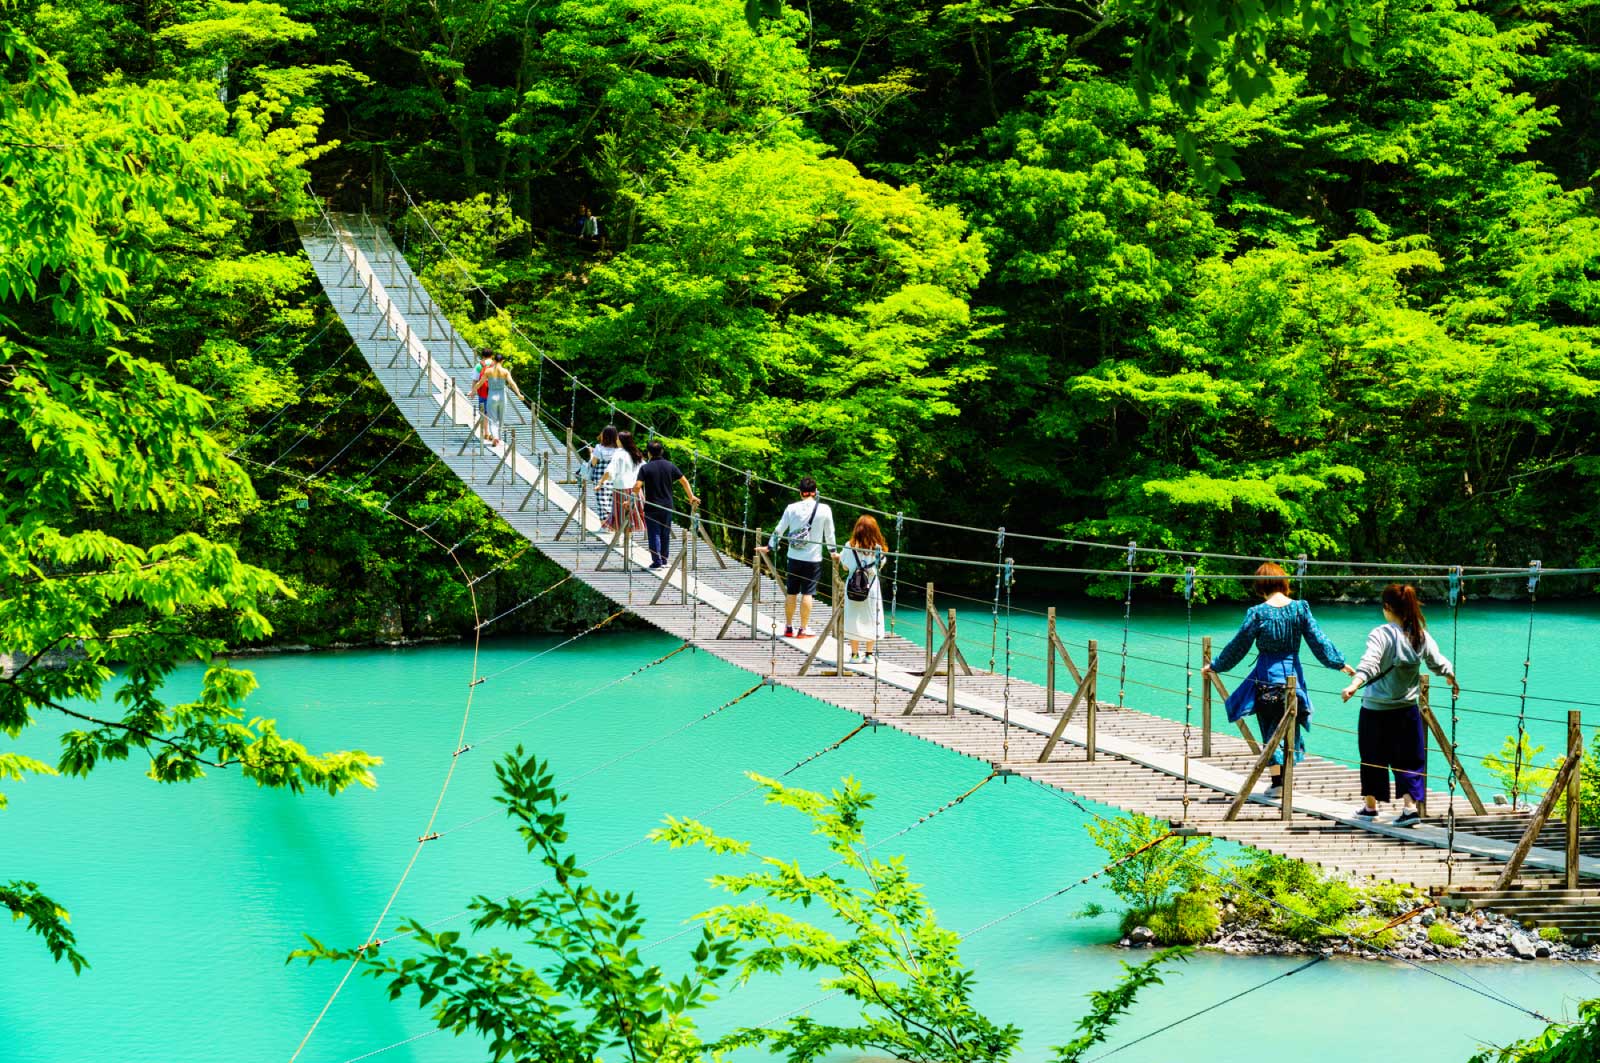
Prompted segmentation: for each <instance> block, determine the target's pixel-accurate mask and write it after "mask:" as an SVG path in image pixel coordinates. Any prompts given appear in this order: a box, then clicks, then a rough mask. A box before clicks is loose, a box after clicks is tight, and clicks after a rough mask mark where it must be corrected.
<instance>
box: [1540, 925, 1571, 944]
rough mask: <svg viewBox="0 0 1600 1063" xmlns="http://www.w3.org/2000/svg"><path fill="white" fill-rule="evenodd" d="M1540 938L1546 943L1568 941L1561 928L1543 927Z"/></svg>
mask: <svg viewBox="0 0 1600 1063" xmlns="http://www.w3.org/2000/svg"><path fill="white" fill-rule="evenodd" d="M1539 937H1540V938H1541V939H1542V940H1545V941H1565V940H1566V939H1567V935H1565V934H1563V933H1562V932H1561V928H1560V927H1559V926H1541V927H1540V928H1539Z"/></svg>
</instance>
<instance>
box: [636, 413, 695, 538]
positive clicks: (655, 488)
mask: <svg viewBox="0 0 1600 1063" xmlns="http://www.w3.org/2000/svg"><path fill="white" fill-rule="evenodd" d="M644 449H645V453H646V454H647V455H648V456H649V460H648V461H646V462H645V463H644V464H643V465H641V466H639V486H640V487H641V488H642V489H643V490H644V536H645V539H646V541H647V542H649V544H650V567H651V568H663V567H665V565H666V563H667V553H668V551H669V550H670V549H671V548H672V513H673V510H672V485H673V484H682V485H683V493H684V495H685V496H686V497H687V498H688V499H689V505H691V506H698V505H699V504H700V499H699V497H698V496H696V495H695V493H694V488H693V487H692V486H690V484H689V478H688V477H687V476H685V475H684V474H683V472H682V470H680V469H679V468H678V467H677V466H676V465H674V464H673V463H672V462H671V461H669V460H668V459H667V448H666V447H664V446H662V445H661V440H659V439H652V440H651V441H650V444H649V445H648V446H646V447H645V448H644Z"/></svg>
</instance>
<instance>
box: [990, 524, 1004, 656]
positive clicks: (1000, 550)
mask: <svg viewBox="0 0 1600 1063" xmlns="http://www.w3.org/2000/svg"><path fill="white" fill-rule="evenodd" d="M1005 552H1006V530H1005V529H1004V528H1001V529H1000V531H999V533H998V534H997V535H996V536H995V540H994V604H993V605H991V606H990V609H989V674H990V675H994V662H995V649H996V646H995V644H996V643H997V642H998V641H999V639H1000V581H1001V579H1002V578H1003V577H1004V575H1005V568H1006V566H1005Z"/></svg>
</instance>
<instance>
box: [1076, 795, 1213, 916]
mask: <svg viewBox="0 0 1600 1063" xmlns="http://www.w3.org/2000/svg"><path fill="white" fill-rule="evenodd" d="M1087 829H1088V831H1089V837H1090V838H1092V839H1093V840H1094V843H1095V844H1096V845H1098V846H1099V847H1100V848H1101V849H1103V850H1104V851H1105V853H1106V855H1107V856H1109V857H1110V858H1111V860H1112V861H1113V862H1115V861H1121V862H1120V863H1116V864H1115V866H1114V867H1112V868H1111V869H1110V870H1109V871H1107V872H1106V880H1107V882H1109V883H1110V885H1111V892H1113V893H1115V894H1116V895H1117V896H1118V897H1121V898H1122V899H1123V900H1124V901H1125V902H1127V904H1128V907H1129V908H1132V909H1134V910H1136V911H1143V912H1149V911H1153V910H1155V909H1156V908H1159V907H1161V906H1162V905H1163V904H1165V903H1167V898H1168V897H1170V896H1171V895H1172V894H1173V893H1175V892H1178V893H1182V892H1188V891H1191V890H1200V889H1205V888H1206V887H1208V886H1210V885H1211V884H1212V883H1213V881H1214V876H1213V875H1212V873H1211V868H1210V866H1209V864H1208V862H1207V861H1208V858H1209V857H1210V855H1211V842H1210V839H1208V838H1171V839H1168V840H1167V841H1163V842H1161V843H1160V844H1159V845H1153V844H1152V843H1153V842H1155V841H1156V840H1157V839H1159V838H1162V837H1164V836H1166V835H1168V834H1171V833H1172V831H1171V829H1170V828H1169V827H1168V826H1167V824H1166V822H1165V821H1163V820H1159V819H1152V818H1151V817H1149V816H1141V815H1139V814H1138V813H1137V812H1130V813H1128V814H1127V815H1124V816H1118V817H1117V818H1116V819H1111V820H1105V821H1104V822H1103V823H1091V824H1089V826H1088V828H1087ZM1146 846H1149V848H1146ZM1140 850H1143V851H1142V852H1141V851H1140ZM1134 853H1138V854H1139V855H1138V856H1133V855H1132V854H1134ZM1130 857H1131V858H1130Z"/></svg>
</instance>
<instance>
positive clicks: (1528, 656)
mask: <svg viewBox="0 0 1600 1063" xmlns="http://www.w3.org/2000/svg"><path fill="white" fill-rule="evenodd" d="M1540 568H1541V566H1540V563H1539V562H1538V561H1532V562H1530V563H1529V564H1528V643H1527V646H1526V648H1525V649H1524V650H1523V654H1522V691H1523V695H1524V696H1523V698H1522V699H1521V700H1520V701H1518V702H1517V746H1516V750H1515V751H1514V753H1513V756H1512V767H1511V771H1512V774H1511V807H1512V808H1516V807H1517V801H1518V799H1519V798H1520V797H1521V796H1522V747H1523V744H1524V742H1525V740H1526V737H1527V733H1528V729H1527V713H1528V699H1527V697H1526V695H1527V691H1528V671H1529V669H1530V668H1531V666H1532V664H1533V614H1534V608H1535V606H1536V605H1537V604H1538V601H1539V575H1540Z"/></svg>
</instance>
